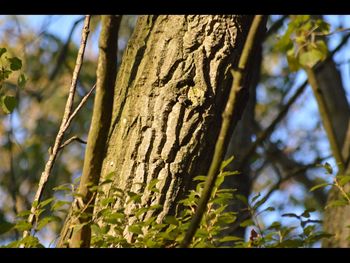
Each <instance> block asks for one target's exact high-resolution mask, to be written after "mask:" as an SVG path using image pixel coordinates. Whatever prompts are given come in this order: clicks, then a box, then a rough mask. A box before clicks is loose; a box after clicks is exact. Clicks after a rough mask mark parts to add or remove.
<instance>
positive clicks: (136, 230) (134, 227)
mask: <svg viewBox="0 0 350 263" xmlns="http://www.w3.org/2000/svg"><path fill="white" fill-rule="evenodd" d="M128 231H129V232H131V233H135V234H138V235H142V234H143V232H142V229H141V227H140V226H138V225H132V226H129V227H128Z"/></svg>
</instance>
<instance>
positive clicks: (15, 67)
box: [0, 48, 27, 114]
mask: <svg viewBox="0 0 350 263" xmlns="http://www.w3.org/2000/svg"><path fill="white" fill-rule="evenodd" d="M7 53H8V51H7V49H6V48H0V105H1V108H2V110H3V112H4V113H5V114H10V113H11V112H12V111H13V110H14V109H15V107H16V106H17V104H18V102H17V98H16V97H15V96H14V95H12V94H11V93H13V91H12V92H11V90H9V91H7V92H6V91H4V90H5V88H6V87H5V81H6V80H8V79H10V78H11V76H12V74H13V73H14V72H15V71H19V70H20V69H21V68H22V60H20V59H19V58H17V57H9V56H8V54H7ZM26 81H27V79H26V76H25V75H24V74H23V73H20V74H19V76H18V79H17V86H16V88H17V87H18V88H23V87H24V85H25V83H26Z"/></svg>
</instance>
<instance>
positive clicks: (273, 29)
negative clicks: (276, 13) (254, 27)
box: [264, 15, 288, 40]
mask: <svg viewBox="0 0 350 263" xmlns="http://www.w3.org/2000/svg"><path fill="white" fill-rule="evenodd" d="M287 18H288V15H283V16H282V17H281V18H279V19H278V20H277V21H276V22H274V23H273V25H272V26H271V27H270V28H269V29H268V30H267V32H266V34H265V36H264V40H265V39H267V38H268V37H270V36H271V35H273V34H274V33H276V32H277V31H278V29H280V28H281V27H282V26H283V23H284V21H285V20H286V19H287Z"/></svg>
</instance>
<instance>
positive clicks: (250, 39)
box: [180, 15, 267, 248]
mask: <svg viewBox="0 0 350 263" xmlns="http://www.w3.org/2000/svg"><path fill="white" fill-rule="evenodd" d="M266 18H267V16H263V15H256V16H255V17H254V20H253V23H252V25H251V27H250V30H249V33H248V36H247V39H246V42H245V44H244V48H243V51H242V54H241V57H240V59H239V63H238V70H234V71H233V76H234V77H233V84H232V87H231V90H230V95H229V98H228V101H227V104H226V107H225V110H224V112H223V114H222V118H223V121H222V126H221V129H220V133H219V137H218V140H217V142H216V145H215V151H214V156H213V159H212V162H211V165H210V168H209V171H208V174H207V177H206V181H205V185H204V189H203V192H202V196H201V198H200V200H199V204H198V207H197V211H196V213H195V214H194V216H193V218H192V220H191V223H190V226H189V228H188V230H187V232H186V235H185V237H184V239H183V241H182V242H181V244H180V247H183V248H186V247H188V246H189V245H190V243H191V241H192V238H193V236H194V235H195V233H196V231H197V229H198V227H199V224H200V222H201V220H202V217H203V214H204V212H205V211H206V206H207V203H208V200H209V198H210V195H211V193H212V189H213V186H214V184H215V181H216V178H217V175H218V172H219V169H220V164H221V161H222V159H223V157H224V155H225V152H226V148H227V143H226V142H227V141H228V139H229V138H230V136H229V135H230V133H229V131H230V130H232V129H234V128H235V126H236V125H237V123H238V120H239V116H238V115H240V114H241V113H242V111H243V109H244V106H245V100H244V98H245V97H246V95H247V94H246V93H247V92H248V87H247V86H246V87H244V85H243V83H244V75H243V72H244V70H246V68H247V64H248V62H249V59H250V57H251V54H252V51H253V47H254V46H255V45H256V43H257V42H258V40H259V37H258V36H259V29H261V28H262V26H263V25H264V23H266ZM233 116H234V118H232V117H233Z"/></svg>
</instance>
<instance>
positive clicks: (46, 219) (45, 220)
mask: <svg viewBox="0 0 350 263" xmlns="http://www.w3.org/2000/svg"><path fill="white" fill-rule="evenodd" d="M60 220H61V219H60V218H59V217H57V216H47V217H44V218H43V219H41V220H40V221H39V223H38V225H37V227H36V229H37V230H38V231H40V230H41V229H43V228H44V227H45V226H46V225H47V224H48V223H51V222H53V221H56V222H59V221H60Z"/></svg>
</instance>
